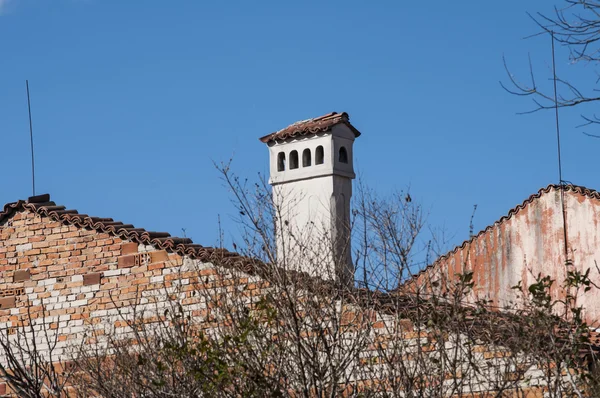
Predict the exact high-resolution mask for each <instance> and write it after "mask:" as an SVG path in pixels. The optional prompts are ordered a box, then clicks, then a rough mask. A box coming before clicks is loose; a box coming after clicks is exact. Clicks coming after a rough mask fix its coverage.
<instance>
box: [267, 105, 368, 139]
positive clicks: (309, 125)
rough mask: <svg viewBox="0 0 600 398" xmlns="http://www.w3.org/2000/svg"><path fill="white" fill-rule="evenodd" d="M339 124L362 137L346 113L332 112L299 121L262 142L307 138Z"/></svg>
mask: <svg viewBox="0 0 600 398" xmlns="http://www.w3.org/2000/svg"><path fill="white" fill-rule="evenodd" d="M338 124H344V125H346V126H347V127H348V128H349V129H350V130H352V132H353V133H354V135H355V136H356V137H358V136H359V135H360V131H358V130H357V129H356V128H355V127H354V126H352V124H350V116H349V115H348V113H346V112H341V113H338V112H330V113H327V114H325V115H322V116H318V117H314V118H311V119H304V120H299V121H297V122H294V123H292V124H290V125H289V126H287V127H284V128H282V129H281V130H277V131H275V132H274V133H270V134H267V135H265V136H263V137H261V138H260V141H262V142H264V143H268V142H271V141H275V140H285V139H288V138H293V137H296V136H305V135H310V134H318V133H324V132H327V131H330V130H331V129H332V128H333V126H335V125H338Z"/></svg>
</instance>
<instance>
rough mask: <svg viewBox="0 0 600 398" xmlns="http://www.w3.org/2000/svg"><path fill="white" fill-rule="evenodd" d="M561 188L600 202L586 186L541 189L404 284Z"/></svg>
mask: <svg viewBox="0 0 600 398" xmlns="http://www.w3.org/2000/svg"><path fill="white" fill-rule="evenodd" d="M561 187H562V188H564V189H565V191H571V192H574V193H579V194H582V195H584V196H587V197H589V198H593V199H597V200H600V192H599V191H596V190H595V189H590V188H586V187H584V186H580V185H574V184H565V185H561V184H549V185H548V186H546V187H545V188H541V189H540V190H539V191H538V192H536V193H534V194H531V195H529V197H528V198H527V199H525V200H524V201H523V202H521V203H520V204H518V205H516V206H515V207H513V208H512V209H510V210H509V211H508V213H507V214H506V215H504V216H502V217H500V218H499V219H498V220H496V221H494V222H493V223H492V224H490V225H488V226H487V227H485V228H484V229H482V230H481V231H479V232H478V233H476V234H475V235H473V236H471V237H470V238H469V239H467V240H465V241H463V242H462V243H461V244H460V245H457V246H455V247H454V248H453V249H452V250H450V251H449V252H447V253H446V254H443V255H441V256H439V257H438V258H437V259H436V260H435V261H434V262H433V263H431V264H429V265H427V266H426V267H425V268H423V269H421V270H419V272H417V273H416V274H414V275H412V276H411V277H410V278H409V279H408V280H406V281H405V282H404V283H409V282H410V281H412V280H415V279H417V278H418V277H420V276H421V275H422V274H424V273H425V272H428V271H430V270H432V269H434V268H435V267H436V266H437V265H438V264H440V263H441V262H442V261H444V260H446V259H447V258H449V257H450V256H452V255H454V254H455V253H456V252H457V251H458V250H460V249H464V248H465V247H466V246H467V245H468V244H470V243H472V242H473V241H475V240H476V239H478V238H479V237H480V236H482V235H484V234H486V233H487V232H488V231H490V230H491V229H492V228H494V226H496V225H500V224H502V223H504V222H505V221H507V220H510V219H511V218H512V216H514V215H516V214H518V213H519V212H520V211H521V210H523V209H525V208H526V207H527V206H528V205H529V204H530V203H532V202H533V201H535V200H537V199H539V198H540V197H541V196H542V195H545V194H547V193H549V192H550V191H552V190H556V189H560V188H561Z"/></svg>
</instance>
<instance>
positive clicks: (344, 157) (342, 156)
mask: <svg viewBox="0 0 600 398" xmlns="http://www.w3.org/2000/svg"><path fill="white" fill-rule="evenodd" d="M339 161H340V163H348V152H346V148H344V147H341V148H340V157H339Z"/></svg>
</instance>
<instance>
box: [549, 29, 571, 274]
mask: <svg viewBox="0 0 600 398" xmlns="http://www.w3.org/2000/svg"><path fill="white" fill-rule="evenodd" d="M550 38H551V40H552V80H553V82H554V115H555V119H556V144H557V150H558V181H559V184H560V202H561V206H562V221H563V240H564V247H563V249H564V255H565V265H570V261H569V241H568V239H569V237H568V234H567V204H566V203H565V185H564V180H563V178H562V162H561V158H560V154H561V149H560V123H559V119H558V89H557V87H556V80H557V78H556V56H555V50H554V32H550Z"/></svg>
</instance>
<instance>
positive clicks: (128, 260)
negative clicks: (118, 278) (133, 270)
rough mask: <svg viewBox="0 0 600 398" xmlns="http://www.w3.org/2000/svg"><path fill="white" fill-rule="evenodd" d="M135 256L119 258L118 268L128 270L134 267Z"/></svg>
mask: <svg viewBox="0 0 600 398" xmlns="http://www.w3.org/2000/svg"><path fill="white" fill-rule="evenodd" d="M135 256H136V255H135V254H134V255H131V256H121V257H119V260H118V265H119V268H130V267H133V266H134V265H135Z"/></svg>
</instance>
